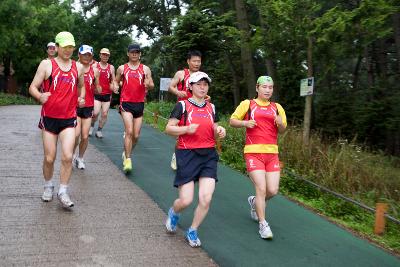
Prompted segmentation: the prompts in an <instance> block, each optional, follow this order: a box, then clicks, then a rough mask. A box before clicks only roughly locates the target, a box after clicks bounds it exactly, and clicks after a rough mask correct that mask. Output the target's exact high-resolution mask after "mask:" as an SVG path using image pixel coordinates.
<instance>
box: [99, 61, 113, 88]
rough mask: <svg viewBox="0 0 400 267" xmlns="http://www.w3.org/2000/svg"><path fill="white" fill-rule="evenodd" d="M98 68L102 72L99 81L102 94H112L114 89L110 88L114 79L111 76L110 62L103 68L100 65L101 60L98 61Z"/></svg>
mask: <svg viewBox="0 0 400 267" xmlns="http://www.w3.org/2000/svg"><path fill="white" fill-rule="evenodd" d="M97 69H98V70H99V72H100V76H99V83H100V86H101V88H102V90H101V93H100V94H101V95H108V94H111V93H112V91H111V89H110V82H111V81H112V76H111V67H110V64H108V63H107V67H106V68H105V69H103V68H102V67H101V65H100V62H99V63H97Z"/></svg>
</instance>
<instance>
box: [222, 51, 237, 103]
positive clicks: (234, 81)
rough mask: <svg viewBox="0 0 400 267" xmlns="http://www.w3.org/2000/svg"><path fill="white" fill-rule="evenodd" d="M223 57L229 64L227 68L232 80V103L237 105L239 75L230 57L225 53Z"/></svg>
mask: <svg viewBox="0 0 400 267" xmlns="http://www.w3.org/2000/svg"><path fill="white" fill-rule="evenodd" d="M225 58H226V61H227V63H228V65H229V69H230V71H231V73H232V80H233V87H232V93H233V105H234V106H235V107H237V106H238V105H239V102H240V82H239V79H238V77H239V75H238V74H237V72H236V70H235V68H234V67H233V62H232V58H231V57H230V56H229V55H228V54H227V53H225Z"/></svg>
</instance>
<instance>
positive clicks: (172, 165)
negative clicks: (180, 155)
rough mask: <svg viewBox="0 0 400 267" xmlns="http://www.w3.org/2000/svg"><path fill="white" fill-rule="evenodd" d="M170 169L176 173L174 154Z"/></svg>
mask: <svg viewBox="0 0 400 267" xmlns="http://www.w3.org/2000/svg"><path fill="white" fill-rule="evenodd" d="M171 169H173V170H174V171H176V169H177V167H176V157H175V153H174V154H172V159H171Z"/></svg>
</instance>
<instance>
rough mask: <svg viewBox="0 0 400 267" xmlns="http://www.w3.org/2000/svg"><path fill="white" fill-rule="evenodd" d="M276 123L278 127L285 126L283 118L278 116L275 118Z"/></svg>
mask: <svg viewBox="0 0 400 267" xmlns="http://www.w3.org/2000/svg"><path fill="white" fill-rule="evenodd" d="M275 123H276V125H277V126H278V125H283V122H282V117H281V116H279V115H276V116H275Z"/></svg>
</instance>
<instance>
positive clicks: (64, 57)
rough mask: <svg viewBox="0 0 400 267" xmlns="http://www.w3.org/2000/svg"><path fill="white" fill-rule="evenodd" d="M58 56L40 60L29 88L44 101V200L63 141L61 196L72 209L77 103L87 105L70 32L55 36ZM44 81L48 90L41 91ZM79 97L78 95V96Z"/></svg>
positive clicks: (50, 195) (50, 188)
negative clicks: (74, 57)
mask: <svg viewBox="0 0 400 267" xmlns="http://www.w3.org/2000/svg"><path fill="white" fill-rule="evenodd" d="M55 42H56V46H57V57H56V58H54V59H51V60H49V59H45V60H42V62H41V63H40V65H39V67H38V69H37V71H36V74H35V77H34V78H33V81H32V83H31V85H30V87H29V93H30V94H31V95H32V97H34V98H35V99H36V100H38V101H39V102H40V103H41V104H42V111H41V119H40V122H39V128H40V129H42V139H43V150H44V160H43V176H44V179H45V184H44V192H43V195H42V200H43V201H46V202H47V201H51V200H52V199H53V191H54V185H53V181H52V178H53V172H54V161H55V159H56V153H57V141H58V139H60V142H61V170H60V188H59V190H58V194H57V196H58V199H59V200H60V202H61V204H62V205H63V207H66V208H71V207H73V206H74V203H73V202H72V201H71V199H70V197H69V195H68V193H67V189H68V182H69V180H70V177H71V171H72V154H73V150H74V143H75V126H76V105H77V103H79V106H81V107H82V106H83V105H84V104H85V86H84V81H83V69H82V65H81V64H77V63H76V62H75V61H74V60H71V57H72V54H73V52H74V48H75V40H74V37H73V35H72V34H71V33H69V32H60V33H58V34H57V36H56V38H55ZM43 82H45V86H44V88H45V90H44V91H42V92H41V91H40V86H41V84H42V83H43ZM78 96H79V97H78Z"/></svg>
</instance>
